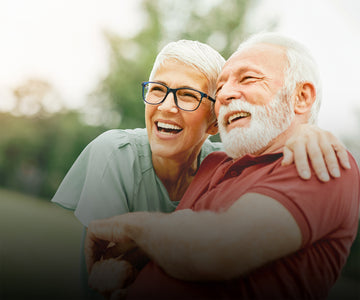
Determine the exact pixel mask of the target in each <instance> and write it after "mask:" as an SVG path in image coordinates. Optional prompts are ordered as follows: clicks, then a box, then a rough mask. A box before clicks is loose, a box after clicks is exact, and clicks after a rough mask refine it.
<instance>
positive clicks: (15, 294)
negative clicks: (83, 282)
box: [0, 189, 82, 300]
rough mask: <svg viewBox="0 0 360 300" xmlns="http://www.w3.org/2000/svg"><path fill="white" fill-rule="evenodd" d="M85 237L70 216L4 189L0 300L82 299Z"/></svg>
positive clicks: (0, 223)
mask: <svg viewBox="0 0 360 300" xmlns="http://www.w3.org/2000/svg"><path fill="white" fill-rule="evenodd" d="M81 235H82V225H81V224H80V222H79V221H78V220H77V219H76V218H75V217H74V216H73V213H72V212H71V211H67V210H65V209H63V208H60V207H58V206H57V205H55V204H52V203H50V202H49V201H45V200H41V199H37V198H34V197H30V196H25V195H22V194H18V193H16V192H10V191H7V190H2V189H0V299H4V300H6V299H79V298H80V287H79V286H80V278H79V277H80V276H79V273H80V271H79V269H80V266H79V257H80V241H81Z"/></svg>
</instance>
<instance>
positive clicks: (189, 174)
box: [152, 153, 199, 201]
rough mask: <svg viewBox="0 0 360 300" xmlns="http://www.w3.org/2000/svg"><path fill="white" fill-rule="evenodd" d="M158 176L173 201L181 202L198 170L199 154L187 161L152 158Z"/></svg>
mask: <svg viewBox="0 0 360 300" xmlns="http://www.w3.org/2000/svg"><path fill="white" fill-rule="evenodd" d="M152 161H153V166H154V170H155V173H156V175H157V176H158V177H159V179H160V180H161V182H162V183H163V184H164V186H165V188H166V190H167V191H168V194H169V197H170V199H171V200H172V201H179V200H180V199H181V198H182V196H183V195H184V193H185V191H186V190H187V188H188V186H189V185H190V183H191V181H192V180H193V178H194V176H195V174H196V171H197V169H198V164H199V163H198V153H196V155H192V156H191V157H188V158H186V159H181V160H180V159H176V158H175V159H172V158H163V157H156V156H154V155H153V157H152Z"/></svg>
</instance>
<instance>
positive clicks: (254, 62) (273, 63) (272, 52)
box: [222, 44, 287, 73]
mask: <svg viewBox="0 0 360 300" xmlns="http://www.w3.org/2000/svg"><path fill="white" fill-rule="evenodd" d="M283 64H287V57H286V52H285V48H284V47H281V46H277V45H271V44H255V45H251V46H248V47H246V48H244V49H242V50H240V51H236V52H235V53H234V54H233V55H232V56H231V57H230V58H229V59H228V60H227V62H226V63H225V65H224V68H223V72H226V71H228V70H236V71H247V70H249V69H253V70H259V71H261V70H263V69H264V68H276V69H279V68H281V66H282V65H283ZM223 72H222V73H223Z"/></svg>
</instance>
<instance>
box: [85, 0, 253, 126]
mask: <svg viewBox="0 0 360 300" xmlns="http://www.w3.org/2000/svg"><path fill="white" fill-rule="evenodd" d="M249 2H250V1H249V0H233V1H217V2H216V3H213V4H211V3H209V1H205V0H198V1H192V0H183V1H166V0H155V1H154V0H151V1H150V0H143V2H142V8H143V11H142V13H143V14H144V18H145V19H146V22H145V26H144V28H143V29H142V30H141V31H140V32H139V33H138V34H137V35H136V36H134V37H133V38H131V39H125V38H122V37H119V36H117V35H115V34H113V33H111V32H105V37H106V39H107V41H108V43H109V49H110V61H109V73H108V75H107V76H106V77H105V78H104V79H103V80H102V81H101V82H100V83H99V86H98V88H97V89H96V91H95V92H94V93H93V94H92V95H91V98H90V99H91V100H90V107H92V108H93V110H94V109H95V111H98V114H100V115H101V116H102V118H100V122H98V123H99V124H106V125H110V124H111V126H110V127H120V128H134V127H144V126H145V123H144V104H143V101H142V99H141V92H140V91H141V89H140V83H141V82H142V81H144V80H147V78H148V76H149V74H150V70H151V67H152V64H153V62H154V60H155V57H156V54H157V53H158V51H159V50H160V48H161V47H162V46H164V45H165V44H166V43H168V42H170V41H174V40H178V39H192V40H199V41H201V42H205V43H209V44H210V45H211V46H212V47H214V48H215V49H217V50H218V51H220V52H221V54H222V55H223V56H224V57H225V58H227V57H228V56H229V55H230V53H232V52H233V51H234V50H235V49H236V47H237V46H238V44H239V42H240V41H241V39H242V38H243V36H244V30H243V28H244V26H243V19H244V16H245V13H246V11H247V7H248V4H249ZM114 113H116V114H117V116H118V117H114ZM104 116H108V120H109V119H110V120H112V121H113V122H106V119H105V120H104ZM92 119H93V120H94V119H97V118H96V117H92Z"/></svg>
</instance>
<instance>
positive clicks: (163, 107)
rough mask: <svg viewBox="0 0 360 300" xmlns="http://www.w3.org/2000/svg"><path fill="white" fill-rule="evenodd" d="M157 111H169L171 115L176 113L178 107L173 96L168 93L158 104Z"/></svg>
mask: <svg viewBox="0 0 360 300" xmlns="http://www.w3.org/2000/svg"><path fill="white" fill-rule="evenodd" d="M158 110H160V111H169V112H172V113H177V112H178V107H177V105H176V103H175V95H174V93H172V92H170V93H168V94H167V96H166V97H165V99H164V101H163V102H162V103H160V104H159V107H158Z"/></svg>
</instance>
